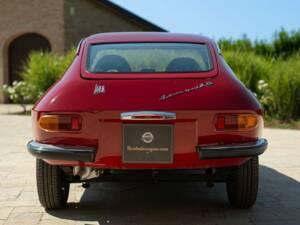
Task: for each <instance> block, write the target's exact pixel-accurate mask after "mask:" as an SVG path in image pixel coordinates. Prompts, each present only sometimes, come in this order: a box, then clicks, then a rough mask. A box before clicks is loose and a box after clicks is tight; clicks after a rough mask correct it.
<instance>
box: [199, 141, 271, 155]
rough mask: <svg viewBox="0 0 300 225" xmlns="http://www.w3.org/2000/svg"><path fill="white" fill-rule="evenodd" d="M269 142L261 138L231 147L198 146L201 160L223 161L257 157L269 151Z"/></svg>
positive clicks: (231, 145)
mask: <svg viewBox="0 0 300 225" xmlns="http://www.w3.org/2000/svg"><path fill="white" fill-rule="evenodd" d="M267 147H268V141H267V140H266V139H264V138H260V139H258V140H257V141H255V142H248V143H241V144H230V145H207V146H200V145H198V146H196V149H197V151H198V152H199V157H200V159H222V158H238V157H252V156H257V155H260V154H262V153H264V151H265V150H266V149H267Z"/></svg>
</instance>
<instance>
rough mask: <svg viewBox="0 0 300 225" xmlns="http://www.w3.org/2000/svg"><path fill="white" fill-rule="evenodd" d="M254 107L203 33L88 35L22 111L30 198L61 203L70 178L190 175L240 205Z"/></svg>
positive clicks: (249, 175)
mask: <svg viewBox="0 0 300 225" xmlns="http://www.w3.org/2000/svg"><path fill="white" fill-rule="evenodd" d="M262 114H263V112H262V108H261V106H260V104H259V103H258V101H257V100H256V99H255V97H254V96H253V94H252V93H251V92H250V91H249V90H248V89H247V88H246V87H245V86H244V85H243V84H242V83H241V82H240V81H239V80H238V79H237V78H236V76H235V75H234V73H233V72H232V70H231V69H230V68H229V66H228V65H227V64H226V62H225V61H224V58H223V57H222V54H221V52H220V50H219V48H218V46H217V45H216V43H215V42H213V41H212V40H210V39H208V38H206V37H203V36H198V35H186V34H172V33H155V32H153V33H152V32H133V33H105V34H96V35H92V36H90V37H87V38H86V39H84V40H83V41H81V42H80V44H79V46H78V49H77V54H76V57H75V59H74V61H73V63H72V64H71V65H70V67H69V68H68V70H67V71H66V72H65V74H64V76H63V77H62V78H61V80H59V81H58V82H57V83H56V84H55V85H54V86H53V87H51V88H50V89H49V90H48V92H47V93H46V94H45V95H44V96H43V97H42V98H41V99H40V100H39V101H38V102H37V103H36V105H35V106H34V108H33V110H32V119H33V133H34V140H32V141H30V142H29V143H28V145H27V148H28V150H29V152H30V153H31V154H32V155H33V156H35V157H36V158H37V160H36V178H37V189H38V195H39V200H40V202H41V204H42V205H43V206H44V207H45V208H52V209H53V208H61V207H63V206H65V204H66V202H67V199H68V193H69V185H70V183H76V182H82V183H83V186H84V187H88V185H89V182H94V181H98V182H101V181H136V180H148V179H150V180H155V181H166V180H171V181H172V180H175V181H190V180H192V181H204V182H206V183H207V185H208V186H213V183H214V182H226V184H227V194H228V199H229V202H230V203H231V205H232V206H234V207H239V208H248V207H250V206H252V205H253V204H254V203H255V201H256V197H257V191H258V172H259V163H258V155H260V154H262V153H263V152H264V151H265V149H266V148H267V141H266V140H265V139H263V138H262V137H261V136H262V130H263V116H262Z"/></svg>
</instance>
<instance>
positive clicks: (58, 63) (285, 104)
mask: <svg viewBox="0 0 300 225" xmlns="http://www.w3.org/2000/svg"><path fill="white" fill-rule="evenodd" d="M74 55H75V51H74V50H71V51H70V52H69V53H68V54H66V55H58V54H54V53H41V52H33V53H32V54H30V57H29V60H28V62H27V64H26V66H25V68H24V70H23V72H22V74H21V75H22V77H23V78H24V81H25V84H26V85H28V86H29V87H30V89H31V90H32V92H31V93H30V96H31V98H30V99H32V98H33V99H34V100H37V99H38V97H39V96H40V95H41V94H43V93H44V92H45V91H46V90H47V89H48V88H49V87H50V86H51V85H52V84H53V83H54V82H55V81H57V80H58V79H59V78H60V77H61V75H62V74H63V73H64V71H65V70H66V69H67V67H68V66H69V64H70V63H71V62H72V59H73V57H74ZM223 55H224V58H225V60H226V61H227V62H228V64H229V65H230V66H231V68H232V69H233V71H234V72H235V73H236V75H237V77H238V78H239V79H240V80H241V81H242V82H243V83H244V84H245V85H246V86H247V87H248V88H249V89H250V90H252V92H254V94H255V95H256V96H257V98H258V99H259V101H260V102H261V104H262V106H263V107H264V109H265V112H266V114H267V116H270V117H272V118H276V119H280V120H284V121H289V120H295V119H300V54H293V55H292V56H290V57H288V58H286V57H284V58H283V57H279V58H274V57H273V58H271V57H265V56H263V55H260V54H256V53H255V52H254V51H248V50H245V51H241V50H236V51H232V50H230V51H224V52H223ZM15 86H16V87H19V86H20V85H15ZM23 86H24V85H23ZM5 88H6V89H7V88H9V87H5ZM12 88H13V87H12ZM7 90H8V89H7ZM26 90H27V89H26ZM10 91H11V93H13V94H14V95H15V93H19V92H18V91H17V90H10ZM20 93H21V92H20ZM22 93H23V92H22ZM11 96H13V95H12V94H11ZM32 96H33V97H32ZM21 97H22V98H15V99H24V98H23V96H21Z"/></svg>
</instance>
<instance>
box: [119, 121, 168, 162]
mask: <svg viewBox="0 0 300 225" xmlns="http://www.w3.org/2000/svg"><path fill="white" fill-rule="evenodd" d="M123 162H125V163H172V162H173V126H172V125H169V124H124V125H123Z"/></svg>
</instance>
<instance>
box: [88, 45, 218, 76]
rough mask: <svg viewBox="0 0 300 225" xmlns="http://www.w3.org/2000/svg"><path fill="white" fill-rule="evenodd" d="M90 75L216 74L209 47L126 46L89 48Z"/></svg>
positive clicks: (92, 46) (94, 46)
mask: <svg viewBox="0 0 300 225" xmlns="http://www.w3.org/2000/svg"><path fill="white" fill-rule="evenodd" d="M86 65H87V71H89V72H91V73H164V72H165V73H168V72H204V71H209V70H212V60H211V55H210V51H209V48H208V46H207V45H206V44H193V43H122V44H119V43H118V44H94V45H91V46H90V47H89V50H88V57H87V64H86Z"/></svg>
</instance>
